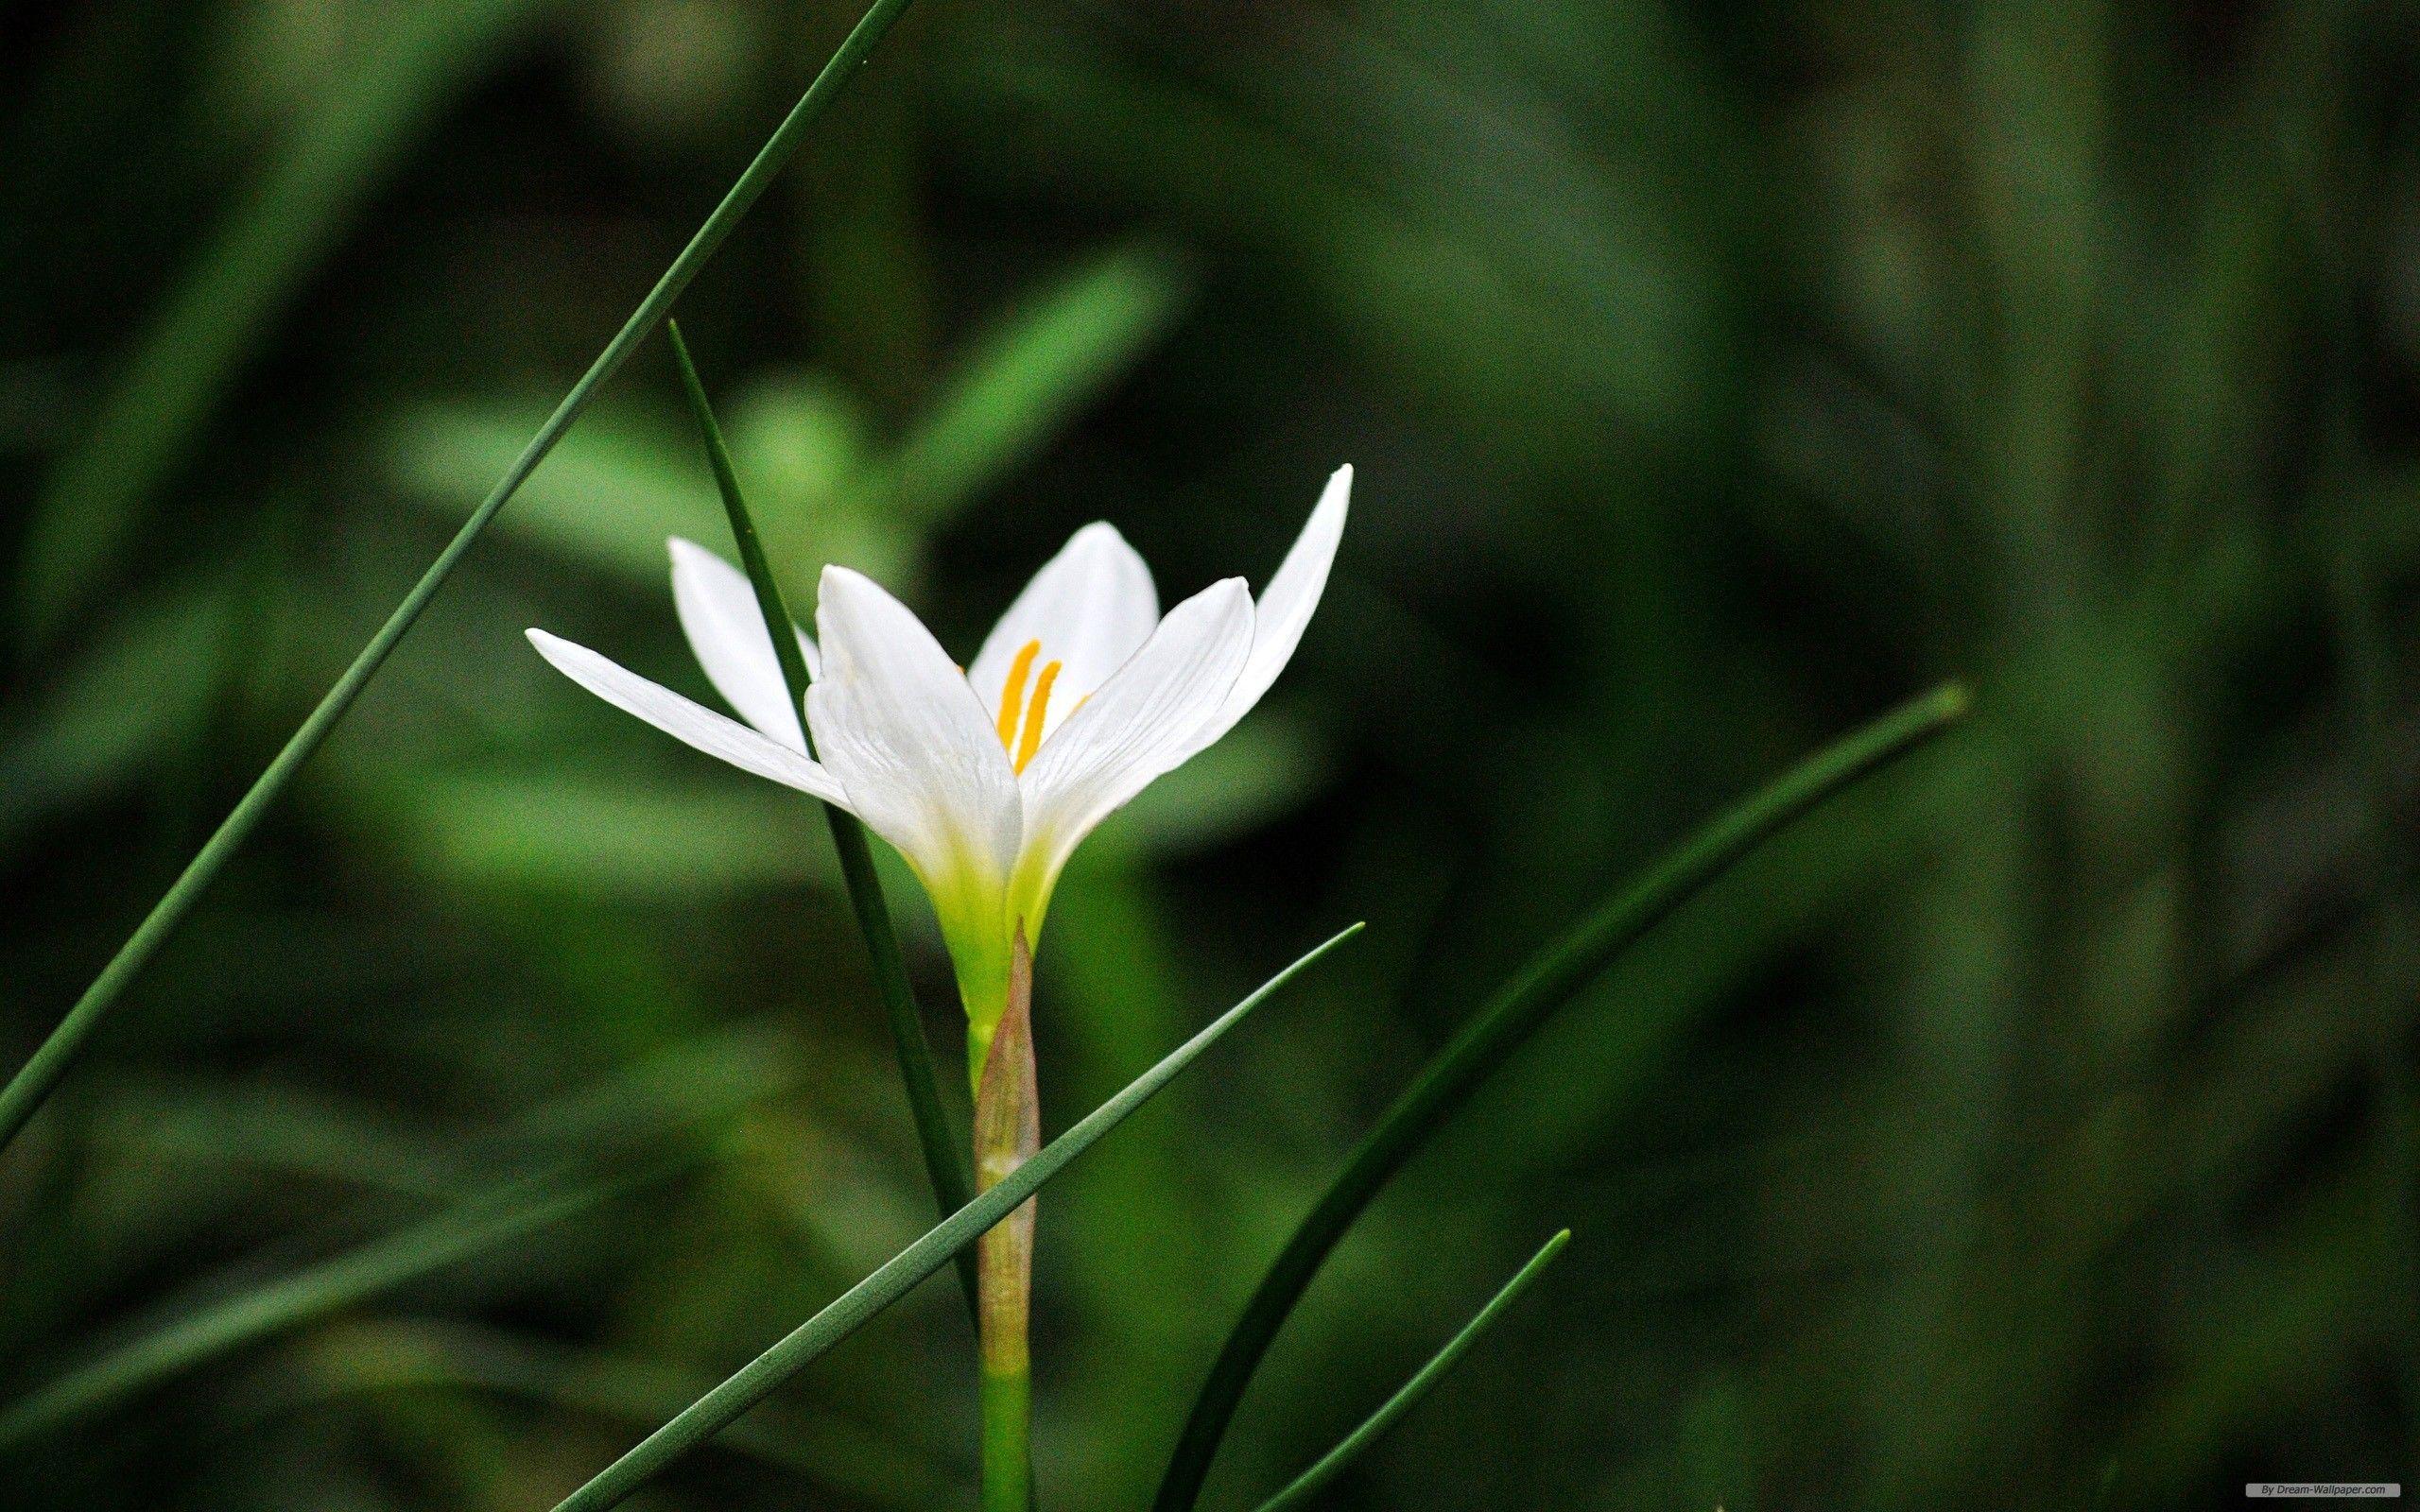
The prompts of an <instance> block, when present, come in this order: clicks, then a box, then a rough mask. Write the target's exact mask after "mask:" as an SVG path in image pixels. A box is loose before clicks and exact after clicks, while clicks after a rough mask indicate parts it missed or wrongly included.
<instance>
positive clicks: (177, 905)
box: [0, 0, 912, 1148]
mask: <svg viewBox="0 0 2420 1512" xmlns="http://www.w3.org/2000/svg"><path fill="white" fill-rule="evenodd" d="M910 3H912V0H874V3H873V5H872V6H871V7H869V8H868V9H867V10H866V13H865V15H864V16H863V17H862V18H860V19H859V21H858V22H857V25H856V28H855V29H854V30H852V31H851V32H850V33H849V35H848V38H847V39H846V40H845V41H843V42H842V43H840V47H839V50H838V51H837V52H835V53H834V54H833V55H832V59H831V61H829V62H827V63H825V64H824V65H823V71H822V72H821V73H820V74H818V75H816V76H815V82H813V83H812V84H809V85H808V86H807V89H806V93H805V94H803V95H801V96H800V97H799V102H798V103H797V104H796V105H795V106H792V107H791V108H790V113H789V114H788V115H787V116H786V117H784V118H783V121H782V124H781V125H780V126H779V127H777V128H775V129H774V131H773V134H772V136H771V137H770V138H769V139H768V140H767V141H766V143H765V146H763V147H762V148H761V149H759V150H758V152H757V154H756V156H755V158H754V159H753V160H752V162H751V163H749V164H748V166H747V168H746V169H745V170H743V171H742V172H741V174H740V175H739V178H738V180H737V181H736V182H735V183H734V184H733V185H732V186H731V190H730V192H729V193H728V194H726V195H724V196H723V198H722V202H721V203H720V204H718V205H717V206H716V207H715V208H714V211H713V212H712V213H711V214H710V215H707V216H706V219H705V224H703V225H701V226H700V227H699V228H698V232H697V234H696V235H694V236H692V237H691V238H690V239H689V244H688V245H687V246H686V247H683V249H681V253H680V255H679V256H677V257H675V258H674V259H673V260H672V266H670V267H668V268H666V269H665V273H664V277H663V278H661V279H659V280H657V281H656V284H655V287H654V288H652V289H650V290H648V295H647V298H646V299H644V300H642V301H639V307H638V308H637V309H636V310H634V311H632V312H631V318H630V319H629V320H627V321H625V322H624V323H623V326H622V329H621V330H620V331H619V332H617V333H615V335H614V339H613V340H611V341H609V342H607V343H606V346H605V350H604V351H603V352H599V353H597V356H596V361H595V362H594V363H592V364H590V366H589V369H588V371H586V372H585V373H583V374H581V375H580V379H579V382H578V383H576V384H574V385H573V386H572V388H571V392H569V393H567V394H565V395H564V396H563V400H562V404H558V405H557V406H556V407H555V412H554V413H553V414H552V415H550V416H548V417H547V418H546V421H545V423H544V424H543V425H541V426H540V427H539V428H538V433H537V434H536V435H535V436H533V437H531V438H529V444H528V445H527V446H526V447H524V448H523V449H522V452H521V455H519V456H517V457H515V458H514V459H513V462H512V465H511V466H510V468H508V469H507V470H506V471H505V474H504V476H503V477H501V478H499V479H498V480H497V481H496V485H495V487H494V489H493V490H491V491H490V492H489V494H488V496H487V497H486V498H485V499H484V500H482V501H481V502H480V504H479V507H477V508H476V509H474V510H473V511H472V512H471V517H470V518H469V519H468V520H466V521H464V522H463V523H462V528H461V530H460V531H459V532H458V533H457V534H456V535H455V537H454V539H453V540H452V541H448V542H447V543H446V546H445V549H444V550H443V551H441V552H440V553H439V554H438V557H437V559H436V560H435V561H434V562H431V563H430V564H429V568H428V571H427V572H426V573H425V574H423V576H422V577H421V580H420V581H419V582H418V583H416V584H414V585H413V586H412V591H411V592H410V593H406V594H405V595H404V601H403V602H402V603H401V604H399V605H397V606H396V607H395V611H394V613H393V614H391V615H389V617H388V620H387V623H386V624H384V625H382V626H380V627H378V633H377V634H375V635H373V636H372V637H371V638H370V644H368V645H366V646H364V647H362V649H361V654H360V655H359V656H357V657H355V658H354V662H353V665H351V666H349V667H347V668H346V669H345V672H344V676H343V677H341V678H339V679H337V684H336V686H335V687H333V688H331V689H329V690H328V694H327V696H325V697H323V698H321V699H320V704H319V707H318V708H316V709H313V710H312V711H311V713H310V715H309V716H308V717H307V718H305V719H304V720H303V721H302V726H301V728H299V729H298V730H295V731H294V733H293V735H292V736H291V737H290V738H288V739H287V741H286V743H285V748H284V749H282V750H280V751H279V752H278V753H277V757H276V759H275V760H273V761H271V762H270V763H269V764H268V770H266V771H264V772H262V773H261V775H260V777H259V778H258V779H257V780H256V781H255V782H253V783H252V785H251V788H250V790H248V791H247V792H246V793H245V794H244V796H243V798H241V799H238V800H237V801H236V804H235V807H234V809H233V811H232V812H231V813H229V814H228V816H227V817H226V818H225V819H224V820H222V821H221V822H220V823H219V826H218V828H217V830H216V831H215V832H214V833H212V834H211V836H210V838H209V839H208V840H206V841H204V842H203V843H202V847H201V850H200V851H198V852H196V854H195V856H194V858H193V860H192V861H191V862H189V863H187V864H186V867H185V869H184V871H183V872H182V874H181V875H180V876H179V877H178V878H177V880H176V882H175V883H174V884H172V885H170V886H169V888H168V890H167V892H166V893H165V894H164V896H163V897H162V898H161V899H160V901H159V902H157V903H155V904H153V905H152V908H151V912H150V913H149V914H148V915H147V916H145V918H144V920H143V922H142V923H140V924H138V925H137V926H135V930H134V933H133V934H132V935H131V936H128V938H127V941H126V943H125V944H124V945H122V946H120V947H118V953H117V954H116V955H114V956H112V958H111V960H110V963H109V965H107V966H105V967H103V968H102V969H101V974H100V975H99V976H97V977H95V978H94V980H93V985H92V986H91V987H88V988H85V989H84V995H83V996H82V997H80V998H78V1000H77V1002H76V1005H75V1006H74V1007H73V1008H70V1009H69V1010H68V1012H67V1016H66V1017H65V1018H64V1019H62V1020H61V1021H60V1023H59V1026H58V1027H57V1028H55V1029H53V1030H52V1031H51V1032H50V1036H49V1038H48V1039H46V1040H43V1043H42V1046H41V1048H39V1049H38V1050H36V1051H35V1052H34V1054H33V1057H32V1058H31V1059H29V1060H27V1061H26V1064H25V1066H24V1067H23V1068H21V1069H20V1070H19V1071H18V1073H17V1074H16V1075H15V1076H13V1077H11V1078H10V1079H9V1085H8V1087H7V1089H6V1090H5V1091H0V1148H5V1147H6V1146H7V1145H8V1143H9V1141H11V1140H13V1139H15V1138H16V1137H17V1134H18V1131H19V1130H21V1129H23V1128H24V1127H25V1126H26V1121H27V1120H28V1119H30V1118H32V1117H33V1115H34V1110H35V1109H36V1108H40V1107H41V1106H42V1103H43V1099H44V1098H45V1097H48V1096H49V1095H50V1091H51V1089H52V1088H54V1087H56V1086H58V1085H59V1079H60V1077H61V1076H63V1075H65V1074H66V1073H67V1067H68V1065H69V1064H70V1063H71V1062H72V1061H73V1060H74V1059H75V1058H76V1056H77V1054H78V1052H79V1051H80V1050H81V1049H82V1048H83V1046H84V1043H85V1041H86V1040H90V1039H91V1038H92V1035H93V1031H94V1030H95V1029H96V1028H98V1027H99V1025H100V1022H101V1020H102V1018H103V1017H104V1016H105V1015H106V1014H107V1013H108V1012H109V1010H110V1008H111V1007H112V1006H113V1005H115V1004H116V1002H117V1000H118V998H119V996H120V995H121V994H123V993H124V992H125V991H126V988H127V986H128V984H129V983H130V982H132V981H133V980H134V977H135V975H136V973H138V972H139V971H142V970H143V968H144V966H145V965H146V964H147V963H148V962H149V961H150V959H151V957H152V956H153V955H154V954H157V953H158V951H159V949H160V947H161V945H162V944H164V942H165V941H166V940H167V937H168V936H169V935H170V934H172V933H174V932H175V930H176V927H177V925H178V924H180V923H182V921H183V919H184V917H185V915H186V914H187V913H189V912H191V911H192V909H193V905H194V903H195V902H196V901H197V900H198V899H199V897H200V896H201V893H202V890H203V889H204V888H206V887H208V886H209V885H210V884H211V882H212V880H213V879H214V878H216V876H217V875H218V873H219V871H220V869H221V868H224V867H225V866H226V865H227V862H228V860H229V858H230V857H232V856H233V854H234V853H235V851H236V850H237V849H238V848H240V847H241V846H242V845H243V843H244V841H245V840H246V839H247V838H249V837H250V836H251V833H252V830H253V829H254V827H256V826H257V825H258V824H259V823H260V821H261V817H262V816H263V815H264V814H266V813H267V812H268V806H269V805H270V804H271V803H273V802H275V801H276V800H277V798H278V796H279V795H280V794H281V793H283V792H284V791H285V787H286V784H287V783H289V782H293V780H294V774H295V773H296V772H297V771H298V770H300V769H301V768H302V764H303V763H304V762H306V761H308V760H310V758H311V754H312V752H314V751H316V750H318V749H319V748H320V742H322V741H324V740H326V739H327V738H328V732H329V731H330V730H334V729H335V728H336V724H337V720H339V719H341V718H343V717H344V714H345V711H346V710H348V709H350V708H352V707H353V702H354V699H355V698H358V697H360V696H361V690H362V689H363V688H365V687H367V686H368V685H369V683H370V679H372V678H373V677H375V676H377V674H378V669H379V668H380V667H381V666H383V665H385V664H386V661H387V658H388V656H389V655H390V654H391V653H392V652H393V651H394V649H395V645H396V644H397V643H398V642H400V641H401V640H403V638H404V634H405V632H406V631H407V630H409V629H410V628H411V627H412V624H413V622H414V621H416V620H418V619H419V618H420V616H421V612H422V610H425V609H427V608H428V604H429V601H430V600H431V599H433V598H435V597H436V596H437V591H438V589H440V588H441V587H442V586H444V583H445V579H446V578H447V577H449V576H452V575H453V572H454V569H455V567H456V566H458V564H459V563H460V562H461V559H462V558H463V557H464V556H465V555H467V554H468V553H469V551H470V549H471V545H472V542H474V541H477V540H478V538H479V533H480V532H481V531H483V530H485V529H486V528H487V527H488V522H489V521H491V520H493V519H494V518H495V515H496V511H497V510H499V509H502V508H503V507H504V506H505V503H506V501H508V500H510V498H511V497H512V495H513V494H514V493H515V492H517V491H519V490H520V488H521V485H522V484H523V483H525V482H527V480H528V477H529V474H530V473H532V472H536V471H537V469H538V464H539V463H540V462H542V461H544V460H545V456H546V454H547V453H548V452H551V451H553V450H554V448H555V443H556V442H558V441H560V440H562V436H563V432H565V431H567V430H569V429H570V428H571V424H572V421H576V420H578V419H579V416H580V413H581V411H583V410H585V409H586V408H587V407H588V405H589V403H590V401H592V400H593V399H595V398H596V391H597V389H598V388H599V387H602V386H603V384H604V382H605V380H606V379H608V378H610V377H612V376H613V375H614V372H615V370H617V369H619V368H620V367H621V366H622V364H623V363H624V362H625V361H627V360H629V358H630V355H631V352H632V351H633V350H634V349H636V347H637V346H638V344H639V343H640V342H641V341H644V340H646V339H647V337H648V334H649V333H650V332H652V331H653V330H654V329H655V327H656V326H657V324H658V323H659V322H661V321H662V320H663V319H664V318H665V316H666V313H667V312H668V311H670V309H671V307H672V302H673V301H675V300H677V299H679V298H680V297H681V292H682V290H683V289H685V288H687V287H688V286H689V282H690V280H692V279H694V278H696V277H697V276H698V270H699V269H700V268H701V267H703V266H705V264H706V260H707V259H708V258H710V257H712V256H713V255H714V254H715V252H716V250H717V249H718V248H720V247H721V246H722V244H723V240H724V238H726V237H728V236H729V235H730V234H731V232H732V229H733V228H734V227H735V226H736V225H738V224H739V220H740V217H741V216H743V215H747V214H748V212H749V210H750V209H751V208H752V207H753V206H754V205H755V203H756V200H757V198H759V197H760V196H762V195H763V194H764V192H765V190H766V187H767V186H768V185H769V184H770V183H771V181H772V180H773V176H774V175H775V174H777V173H779V172H780V171H781V167H782V164H783V163H786V162H787V161H788V159H789V156H790V154H791V153H793V152H795V151H796V150H797V149H798V146H799V144H800V142H801V141H803V140H804V138H805V135H806V131H807V129H808V128H809V127H811V126H813V125H814V123H815V120H816V118H817V117H818V116H820V115H821V114H822V113H823V111H824V109H825V108H826V107H828V106H829V105H830V104H831V103H832V100H833V98H834V96H835V95H837V94H838V93H839V92H840V89H841V87H842V86H843V85H845V84H846V83H847V82H848V80H849V77H850V76H851V75H853V74H855V73H856V71H857V69H858V67H859V66H860V65H861V64H863V63H864V61H865V60H866V55H867V54H868V53H869V52H870V51H871V50H872V49H873V45H874V43H876V42H878V41H880V40H881V38H882V35H883V33H885V32H887V31H889V30H890V26H891V23H892V22H894V21H896V20H898V19H899V14H900V12H902V11H904V10H906V9H908V5H909V4H910Z"/></svg>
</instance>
